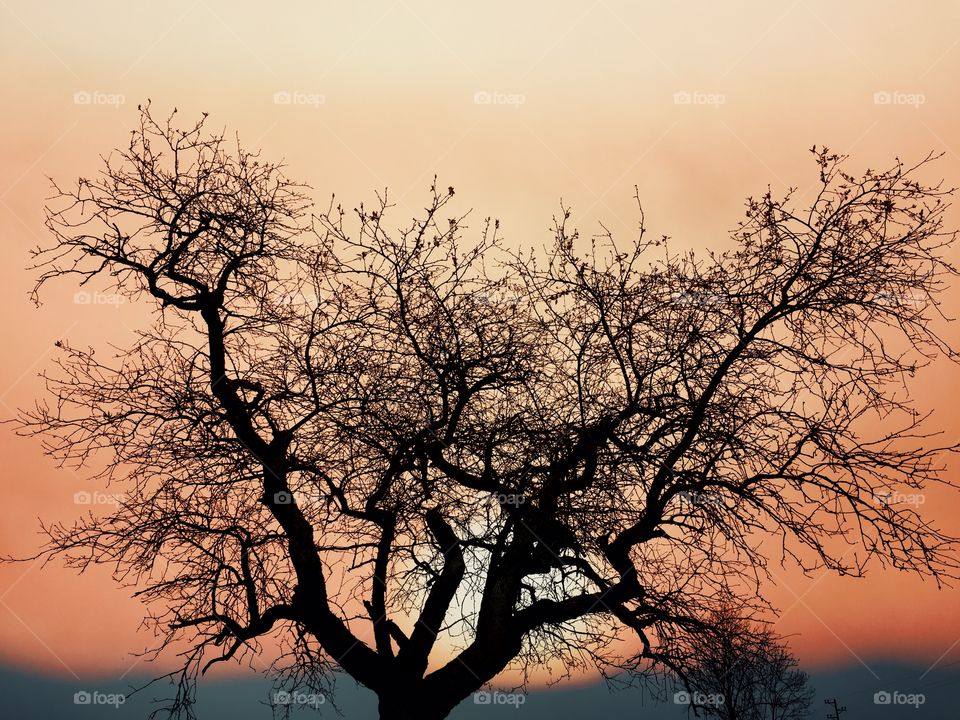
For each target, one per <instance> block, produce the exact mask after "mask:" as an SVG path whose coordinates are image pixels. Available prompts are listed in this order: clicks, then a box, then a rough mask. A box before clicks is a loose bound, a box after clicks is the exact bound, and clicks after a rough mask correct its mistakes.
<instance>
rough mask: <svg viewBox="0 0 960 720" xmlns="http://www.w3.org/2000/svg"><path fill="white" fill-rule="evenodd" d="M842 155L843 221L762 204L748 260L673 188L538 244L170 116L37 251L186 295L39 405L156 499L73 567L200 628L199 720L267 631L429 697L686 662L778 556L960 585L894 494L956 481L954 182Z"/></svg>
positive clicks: (174, 624) (376, 683) (437, 196)
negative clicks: (203, 681)
mask: <svg viewBox="0 0 960 720" xmlns="http://www.w3.org/2000/svg"><path fill="white" fill-rule="evenodd" d="M813 154H814V159H815V160H816V163H817V168H818V171H819V175H820V177H819V183H818V187H817V192H816V195H815V197H814V200H813V201H812V203H811V204H810V206H809V208H807V209H806V210H804V211H800V210H797V209H795V208H794V202H793V200H792V199H791V197H790V195H789V194H788V195H787V197H785V198H777V197H774V196H773V195H772V194H771V193H769V192H768V193H767V194H765V195H764V196H762V197H760V198H755V199H750V200H749V201H748V202H747V205H746V217H745V219H744V220H743V222H742V223H741V225H740V226H739V228H738V229H737V230H736V232H735V233H734V239H735V242H736V247H735V249H734V250H732V251H731V252H727V253H724V254H712V253H711V254H708V255H707V256H706V257H695V256H694V255H692V254H689V255H677V254H674V253H672V252H671V251H670V250H669V245H668V244H667V243H666V241H665V240H664V239H658V240H652V239H649V238H648V237H647V235H646V233H645V232H644V228H643V224H642V211H641V213H640V215H641V226H640V230H639V233H638V236H637V237H636V238H634V239H632V240H628V241H625V242H624V241H615V240H614V238H613V237H612V236H611V235H610V233H606V232H605V233H604V234H602V235H601V236H599V237H595V238H593V239H592V240H587V239H581V238H579V237H578V235H577V233H576V231H574V230H572V229H571V228H570V226H569V224H570V213H569V211H567V210H564V211H563V212H562V214H561V216H560V217H558V218H557V220H556V226H555V239H554V242H553V244H552V246H551V247H549V248H545V249H544V250H543V251H529V252H526V251H524V252H522V253H512V252H509V251H508V250H507V249H506V248H505V247H504V245H503V244H502V242H501V238H500V236H499V232H500V231H499V227H498V224H497V223H496V222H491V221H489V220H487V221H485V222H484V223H482V227H481V228H480V229H478V231H477V237H476V239H475V240H474V241H472V242H470V243H464V241H463V240H462V234H463V231H464V229H465V228H466V225H465V222H466V221H465V217H464V216H452V217H447V216H446V214H447V213H448V210H447V207H448V205H449V203H450V202H451V199H452V197H453V189H452V188H450V189H448V190H445V191H444V190H442V189H437V188H433V190H432V193H431V195H430V197H429V198H428V202H427V205H426V207H425V209H424V211H423V214H422V216H421V217H419V218H415V219H413V220H411V221H410V222H409V224H406V225H404V224H402V223H398V224H397V225H394V224H393V222H392V221H391V220H390V218H392V216H393V209H392V206H391V203H390V201H389V199H388V196H387V194H386V192H384V194H382V195H379V196H378V197H377V201H376V203H375V204H374V206H373V207H368V206H364V205H361V206H360V207H358V208H356V209H355V210H353V211H347V210H344V209H343V208H342V207H340V206H339V205H337V204H335V203H334V202H333V201H331V204H330V206H329V207H328V208H327V209H326V210H325V211H323V212H320V213H319V214H317V215H316V216H311V214H310V213H311V210H310V205H309V202H308V199H307V192H308V190H307V188H304V187H302V186H300V185H297V184H296V183H293V182H291V181H290V180H288V179H287V178H286V177H285V175H284V171H283V168H282V167H280V166H278V165H275V164H272V163H269V162H266V161H264V160H262V159H260V158H259V157H258V155H257V154H253V153H250V152H248V151H246V150H244V149H243V148H242V147H241V146H240V144H239V142H237V143H234V142H233V141H232V140H229V139H227V138H225V137H224V136H223V134H212V135H211V134H208V131H207V130H206V129H205V128H204V124H203V122H202V121H201V122H200V123H197V124H195V125H190V126H187V127H185V128H180V127H178V126H177V124H176V123H175V118H174V117H173V116H171V117H170V118H168V119H167V120H166V121H156V120H154V118H153V117H152V116H151V114H150V112H149V109H148V108H147V109H144V110H143V114H142V117H141V122H140V124H139V127H137V128H136V130H135V131H134V132H133V134H132V138H131V142H130V145H129V146H128V147H127V148H125V149H123V150H122V151H118V153H117V154H115V155H113V156H111V157H109V158H107V159H106V163H105V167H104V169H103V170H102V172H101V173H100V174H99V175H97V176H95V177H94V178H92V179H81V180H80V181H79V183H78V184H77V185H76V186H72V187H70V188H67V189H60V188H58V192H57V197H56V199H54V200H53V201H51V205H50V208H49V210H48V227H49V229H50V231H51V232H52V234H53V237H54V242H53V243H52V245H51V246H50V247H48V248H45V249H38V251H37V268H38V272H39V273H40V275H39V281H38V284H37V291H39V290H40V289H41V288H42V287H43V286H44V285H46V284H47V283H48V282H49V281H51V280H53V279H57V278H62V277H64V276H67V277H70V276H72V277H73V278H75V279H76V280H77V281H79V283H80V284H81V285H86V284H87V283H93V286H95V287H104V288H109V289H111V290H112V291H114V292H118V293H122V294H124V295H125V296H127V297H128V298H130V299H131V300H133V301H136V302H140V303H146V304H147V305H148V306H149V307H152V308H153V309H154V318H155V322H154V323H153V324H152V326H151V327H145V328H143V329H141V330H140V332H139V337H138V340H137V341H136V342H135V343H133V345H132V346H131V347H129V348H127V349H125V350H124V351H123V352H120V353H119V354H117V355H116V357H113V358H107V357H105V356H104V355H103V353H102V352H95V351H94V349H86V350H85V349H81V348H76V347H72V346H70V345H69V344H68V343H67V342H62V343H61V347H62V355H61V358H60V360H59V367H58V368H57V370H56V371H55V372H51V373H48V384H49V389H50V392H51V394H52V398H53V400H52V402H46V403H41V404H39V405H38V407H37V408H36V409H35V410H33V411H29V412H26V413H24V415H23V417H22V418H21V422H22V428H23V431H24V432H30V433H33V432H36V433H42V435H43V437H44V438H46V442H47V443H48V449H49V452H51V453H52V454H53V455H55V456H57V457H59V458H60V459H61V460H62V461H63V462H65V463H70V464H77V465H85V466H87V467H91V466H90V464H89V461H90V460H91V459H92V458H93V456H94V455H97V456H100V455H101V452H102V453H106V455H104V456H103V457H105V458H107V462H106V467H105V469H104V470H103V473H102V474H103V475H104V476H105V477H107V478H109V479H110V480H112V481H115V482H117V483H120V484H121V485H122V487H123V490H124V492H125V500H124V502H123V503H122V505H121V506H120V507H119V508H118V509H117V510H116V512H114V513H112V514H110V515H109V516H108V517H105V518H92V517H90V518H86V519H84V520H81V521H79V522H78V523H77V524H76V525H75V526H61V525H55V526H52V527H49V528H47V532H48V535H49V545H48V546H47V547H46V548H45V549H44V551H43V552H44V554H47V555H50V556H54V555H56V556H64V557H66V558H68V560H69V562H70V563H72V564H73V565H75V566H76V567H79V568H83V567H86V566H88V565H89V564H91V563H108V564H111V565H113V566H115V567H116V571H117V579H118V581H120V582H124V583H129V584H131V585H132V586H134V587H135V588H136V592H137V594H138V595H139V596H140V597H142V598H144V599H145V600H146V601H147V602H148V603H149V604H150V607H151V608H153V611H151V614H150V616H149V618H148V619H149V620H150V621H151V622H152V623H153V624H154V625H155V627H156V629H157V630H158V632H159V633H160V636H159V640H158V643H159V644H158V647H157V650H158V651H159V650H162V649H163V648H164V647H167V646H168V645H169V644H170V643H172V642H174V641H178V642H180V641H182V642H185V643H187V644H188V645H189V647H191V648H192V650H191V651H189V652H188V654H187V655H186V658H185V663H184V668H183V670H182V673H180V674H179V675H178V676H177V677H179V681H180V685H179V686H180V692H179V693H178V696H177V698H176V699H175V700H174V702H173V703H172V705H171V709H172V711H173V712H175V713H181V714H189V712H190V710H189V700H190V697H191V687H192V681H193V680H194V679H195V678H196V676H197V675H198V674H199V673H200V672H201V671H202V670H203V669H205V668H206V667H209V665H210V663H213V662H217V661H220V660H228V659H230V658H240V657H243V656H244V654H245V653H256V652H259V651H261V650H262V645H261V644H260V642H259V641H260V640H261V639H263V638H264V637H266V636H271V637H275V638H279V639H280V641H281V642H283V643H284V647H285V650H284V652H283V655H282V657H280V658H278V659H277V660H276V663H275V667H274V669H276V670H283V671H285V672H286V673H287V674H286V675H284V677H285V678H287V680H286V681H287V682H289V683H291V684H297V683H302V684H306V685H313V686H320V687H325V686H324V685H323V683H325V682H326V678H328V677H329V671H330V670H331V669H335V668H339V669H342V670H343V671H344V672H346V673H347V674H349V675H350V676H352V677H353V678H355V679H356V680H357V681H359V682H360V683H362V684H363V685H365V686H367V687H368V688H370V689H371V690H373V691H374V692H375V693H376V694H377V696H378V697H379V702H380V713H381V717H383V718H413V717H415V718H419V719H422V720H429V719H431V718H442V717H445V716H446V715H447V714H448V713H449V712H450V711H451V709H452V708H454V707H455V706H456V705H457V704H458V703H459V702H461V701H462V700H463V699H464V698H467V697H469V696H470V694H471V693H473V692H474V691H476V690H478V689H479V688H481V687H483V686H484V685H485V684H487V683H489V682H490V681H492V680H493V679H494V678H496V677H497V676H498V675H499V674H500V673H501V672H503V671H504V670H505V669H506V668H508V667H514V668H519V669H520V670H523V669H525V668H530V667H533V666H544V665H549V666H550V667H553V668H555V669H559V670H560V671H561V672H562V671H569V670H571V669H574V668H578V667H580V666H584V665H591V664H594V665H596V666H597V667H599V668H600V669H601V670H602V671H604V672H609V673H613V672H616V673H618V674H620V676H623V673H627V674H634V675H637V676H638V677H643V676H644V675H645V674H646V673H650V672H654V671H656V670H657V669H658V668H659V669H663V668H666V669H669V670H672V671H679V672H682V671H683V669H684V668H685V667H687V666H689V664H690V663H689V661H690V658H689V657H688V656H685V655H684V653H683V652H682V650H681V651H678V652H676V653H675V652H673V651H672V650H671V649H672V648H683V647H684V643H683V642H678V640H680V639H682V638H684V637H692V636H695V635H697V634H698V633H702V632H705V631H707V630H709V628H710V622H711V621H710V618H711V614H712V613H713V612H714V611H715V610H716V608H717V607H720V606H723V605H725V604H728V603H730V602H733V599H734V598H735V597H736V596H737V595H738V594H739V595H744V594H746V596H748V597H753V596H756V597H757V598H758V599H757V600H756V602H755V604H758V605H759V604H760V603H761V601H760V600H759V595H758V591H759V585H760V583H761V581H762V578H763V576H764V573H765V571H766V568H767V564H768V562H771V561H772V562H775V563H779V562H783V561H784V560H785V559H786V558H793V560H795V561H796V562H798V563H800V564H801V565H802V566H804V567H805V568H814V567H818V566H825V567H827V568H829V569H831V570H834V571H836V572H840V573H847V574H859V573H860V572H861V571H862V570H863V569H864V568H865V566H866V564H867V562H868V561H869V560H874V561H876V562H877V563H879V564H886V565H890V566H893V567H895V568H900V569H907V570H912V571H915V572H917V573H922V574H929V575H932V576H934V577H935V578H937V579H938V580H939V579H942V578H949V577H951V576H952V574H953V571H954V569H955V562H954V556H953V554H952V552H953V545H952V543H953V540H952V539H951V538H950V537H948V536H947V535H945V534H944V533H943V532H941V531H939V530H937V529H936V528H934V527H932V526H931V525H930V524H929V523H927V522H926V521H925V520H924V519H922V518H921V517H920V516H918V514H917V513H916V512H914V510H913V509H911V508H910V507H907V506H904V505H898V504H896V503H892V502H880V501H878V499H877V498H878V496H881V495H883V496H886V495H887V494H888V493H891V492H900V491H902V490H903V489H916V490H919V489H920V488H922V487H924V485H925V483H929V482H945V481H944V480H942V479H941V478H940V476H939V473H940V469H941V464H940V463H941V462H942V460H940V459H939V458H940V457H941V452H940V451H941V450H943V449H952V448H938V447H937V443H936V442H935V441H933V440H931V438H932V437H933V436H934V435H935V434H936V433H934V432H932V431H930V430H927V429H925V428H926V427H927V425H926V424H924V423H923V420H924V418H922V417H920V416H919V415H918V413H917V412H916V411H915V410H914V408H913V407H912V405H911V402H910V398H909V395H908V394H907V393H906V392H905V391H904V389H903V388H904V383H905V382H907V381H908V380H909V378H910V376H912V375H913V374H914V372H915V370H916V369H917V368H918V367H919V366H920V365H922V364H924V363H926V362H928V361H930V360H932V359H933V358H935V357H937V356H944V355H945V356H947V357H949V358H951V359H955V354H954V352H953V351H952V350H951V349H950V348H949V347H948V346H947V343H946V342H945V341H944V340H942V339H941V337H940V336H939V335H938V334H937V331H936V328H935V324H933V323H932V321H934V320H936V317H937V315H938V308H937V304H936V303H937V299H936V298H937V294H938V292H939V291H940V290H941V289H942V286H943V284H944V282H945V280H946V279H947V278H949V277H950V276H953V275H954V274H955V270H954V269H953V268H952V267H950V266H949V265H948V264H947V263H946V262H945V261H944V259H943V255H944V252H945V251H946V249H947V246H948V244H949V243H950V241H951V239H952V237H953V235H952V234H951V233H948V232H946V231H944V229H943V213H944V209H945V207H946V205H945V199H944V196H945V195H947V194H948V191H947V190H945V189H944V188H942V187H941V186H940V185H934V186H928V185H924V184H921V183H920V182H919V181H918V180H917V179H915V178H916V175H917V172H918V170H919V169H920V167H921V166H923V165H924V164H925V163H926V162H927V160H930V158H927V160H925V161H923V162H921V163H920V165H918V166H917V167H907V166H905V165H903V164H902V163H900V162H897V163H895V164H894V165H893V166H892V167H891V168H889V169H887V170H883V171H867V172H866V173H865V174H864V175H863V176H862V177H859V178H855V177H853V176H851V175H849V174H847V173H846V172H845V171H844V170H843V169H842V161H843V158H841V157H839V156H837V155H834V154H831V153H829V152H828V151H827V150H825V149H821V150H818V149H816V148H815V149H814V153H813ZM878 428H879V430H878ZM625 633H630V634H631V635H632V636H634V638H635V642H634V645H633V649H632V650H631V649H627V648H625V646H624V645H623V644H622V643H621V644H615V643H613V642H612V641H613V640H614V639H617V638H623V637H624V635H625ZM618 648H619V649H618ZM291 686H292V685H291Z"/></svg>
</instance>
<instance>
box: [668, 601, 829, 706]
mask: <svg viewBox="0 0 960 720" xmlns="http://www.w3.org/2000/svg"><path fill="white" fill-rule="evenodd" d="M709 624H710V630H709V631H706V632H703V633H701V634H698V635H694V636H693V637H691V638H690V639H689V641H688V642H689V643H690V647H689V650H690V654H691V656H692V657H693V658H695V659H694V660H693V662H692V664H691V665H690V667H688V668H687V669H686V686H687V688H688V690H687V691H683V692H682V695H683V698H684V699H685V700H687V701H688V702H689V703H690V709H691V711H692V712H693V713H694V714H697V715H699V714H700V713H702V714H703V715H704V716H706V717H715V718H718V720H802V719H803V718H806V717H809V715H810V704H811V702H812V701H813V695H814V692H813V688H811V687H810V685H809V678H808V676H807V674H806V673H805V672H803V671H802V670H800V669H799V667H798V663H797V660H796V658H795V657H793V656H792V655H791V654H790V652H789V650H788V649H787V646H786V644H785V643H784V641H783V639H782V638H780V637H778V636H777V635H776V634H775V633H774V632H773V631H772V630H770V628H769V627H766V626H760V625H755V624H752V623H750V622H747V621H745V620H743V619H741V618H739V617H738V616H737V615H736V614H735V612H733V611H731V609H729V608H721V609H720V610H718V611H717V612H716V613H715V614H714V615H713V616H712V618H711V622H710V623H709Z"/></svg>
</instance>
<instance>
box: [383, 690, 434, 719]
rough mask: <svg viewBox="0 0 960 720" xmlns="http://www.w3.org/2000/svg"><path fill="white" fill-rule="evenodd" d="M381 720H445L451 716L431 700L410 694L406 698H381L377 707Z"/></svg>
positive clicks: (413, 693)
mask: <svg viewBox="0 0 960 720" xmlns="http://www.w3.org/2000/svg"><path fill="white" fill-rule="evenodd" d="M377 710H378V713H379V718H380V720H444V718H446V717H447V715H448V714H449V713H448V712H447V711H445V710H441V709H439V708H438V707H437V706H436V705H435V704H434V703H432V702H430V701H429V698H424V697H417V694H416V693H415V692H410V693H409V694H408V695H407V696H405V697H392V698H380V702H379V703H378V705H377Z"/></svg>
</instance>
